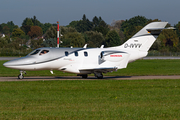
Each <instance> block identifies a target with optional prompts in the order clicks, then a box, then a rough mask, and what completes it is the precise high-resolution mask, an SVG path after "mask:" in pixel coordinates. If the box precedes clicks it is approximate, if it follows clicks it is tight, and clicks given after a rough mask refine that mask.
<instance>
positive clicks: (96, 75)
mask: <svg viewBox="0 0 180 120" xmlns="http://www.w3.org/2000/svg"><path fill="white" fill-rule="evenodd" d="M94 76H95V77H97V78H98V79H103V74H102V73H101V72H94Z"/></svg>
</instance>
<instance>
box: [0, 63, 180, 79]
mask: <svg viewBox="0 0 180 120" xmlns="http://www.w3.org/2000/svg"><path fill="white" fill-rule="evenodd" d="M4 62H6V61H0V76H4V77H6V76H18V75H19V70H13V69H9V68H5V67H4V66H3V63H4ZM54 73H55V74H54V75H51V74H50V72H49V71H48V70H42V71H27V75H25V76H76V74H71V73H63V72H61V71H54ZM92 75H93V74H92ZM104 75H105V76H133V75H137V76H141V75H180V60H137V61H135V62H133V63H129V64H128V66H127V68H125V69H120V70H118V71H117V72H112V73H107V74H104Z"/></svg>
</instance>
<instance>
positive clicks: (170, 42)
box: [158, 30, 179, 52]
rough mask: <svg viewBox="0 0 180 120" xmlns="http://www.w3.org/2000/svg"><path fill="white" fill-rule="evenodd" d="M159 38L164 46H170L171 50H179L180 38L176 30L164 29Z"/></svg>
mask: <svg viewBox="0 0 180 120" xmlns="http://www.w3.org/2000/svg"><path fill="white" fill-rule="evenodd" d="M158 39H159V40H160V41H161V43H162V44H161V47H162V48H168V49H169V50H170V51H174V52H175V51H176V50H177V47H178V44H179V38H178V35H177V33H176V31H174V30H163V31H162V33H161V34H160V35H159V37H158ZM162 48H161V49H162ZM169 50H168V51H169Z"/></svg>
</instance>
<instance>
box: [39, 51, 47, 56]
mask: <svg viewBox="0 0 180 120" xmlns="http://www.w3.org/2000/svg"><path fill="white" fill-rule="evenodd" d="M48 52H49V50H42V51H41V53H40V54H39V55H44V54H46V53H48Z"/></svg>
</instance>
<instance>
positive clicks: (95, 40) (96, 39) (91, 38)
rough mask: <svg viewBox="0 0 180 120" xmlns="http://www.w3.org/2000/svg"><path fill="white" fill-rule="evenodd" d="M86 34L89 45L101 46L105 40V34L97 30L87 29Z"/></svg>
mask: <svg viewBox="0 0 180 120" xmlns="http://www.w3.org/2000/svg"><path fill="white" fill-rule="evenodd" d="M84 36H85V41H86V43H87V44H88V47H100V46H101V45H102V44H104V41H105V39H104V37H103V34H102V33H100V32H97V31H96V32H94V31H86V32H85V33H84Z"/></svg>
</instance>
